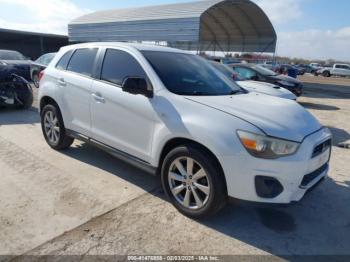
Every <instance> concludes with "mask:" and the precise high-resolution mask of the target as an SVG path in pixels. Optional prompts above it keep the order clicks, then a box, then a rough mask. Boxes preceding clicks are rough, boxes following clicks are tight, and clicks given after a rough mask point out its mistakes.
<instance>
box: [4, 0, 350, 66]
mask: <svg viewBox="0 0 350 262" xmlns="http://www.w3.org/2000/svg"><path fill="white" fill-rule="evenodd" d="M252 1H254V2H256V3H257V4H258V5H259V6H260V7H261V8H262V9H263V10H264V11H265V12H266V14H267V15H268V16H269V18H270V19H271V21H272V23H273V25H274V27H275V29H276V32H277V37H278V43H277V55H281V56H289V57H298V58H308V59H336V60H342V61H350V15H349V12H350V1H349V0H336V1H329V0H252ZM179 2H191V0H187V1H186V0H180V1H176V0H147V1H146V0H127V1H125V0H98V1H97V0H89V1H87V0H85V1H84V0H33V1H29V0H0V6H1V8H0V27H1V28H9V29H17V30H25V31H35V32H44V33H56V34H67V24H68V23H69V22H70V21H71V20H73V19H75V18H77V17H79V16H81V15H84V14H86V13H90V12H93V11H97V10H104V9H112V8H126V7H135V6H145V5H155V4H167V3H179Z"/></svg>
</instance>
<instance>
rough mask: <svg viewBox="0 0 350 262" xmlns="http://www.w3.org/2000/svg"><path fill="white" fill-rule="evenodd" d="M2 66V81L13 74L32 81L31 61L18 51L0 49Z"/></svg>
mask: <svg viewBox="0 0 350 262" xmlns="http://www.w3.org/2000/svg"><path fill="white" fill-rule="evenodd" d="M0 66H1V69H0V81H1V79H6V78H8V77H10V76H11V75H12V74H16V75H18V76H21V77H23V78H24V79H26V80H27V81H31V76H30V66H31V61H30V60H29V59H28V58H27V57H25V56H24V55H22V54H21V53H19V52H17V51H12V50H0Z"/></svg>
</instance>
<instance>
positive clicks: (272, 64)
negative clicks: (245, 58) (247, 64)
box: [261, 61, 280, 72]
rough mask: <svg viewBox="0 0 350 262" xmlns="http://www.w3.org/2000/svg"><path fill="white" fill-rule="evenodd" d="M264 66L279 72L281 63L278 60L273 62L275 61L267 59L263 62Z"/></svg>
mask: <svg viewBox="0 0 350 262" xmlns="http://www.w3.org/2000/svg"><path fill="white" fill-rule="evenodd" d="M261 66H262V67H265V68H267V69H270V70H272V71H274V72H277V71H278V70H279V68H280V64H278V63H277V62H273V61H266V62H264V63H263V64H261Z"/></svg>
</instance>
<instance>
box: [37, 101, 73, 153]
mask: <svg viewBox="0 0 350 262" xmlns="http://www.w3.org/2000/svg"><path fill="white" fill-rule="evenodd" d="M41 128H42V131H43V134H44V137H45V140H46V142H47V143H48V145H49V146H50V147H51V148H53V149H55V150H63V149H66V148H68V147H70V146H71V145H72V144H73V142H74V138H72V137H69V136H67V135H66V129H65V127H64V124H63V119H62V115H61V112H60V110H59V109H58V108H57V107H56V106H55V105H46V106H45V107H44V108H43V110H42V112H41Z"/></svg>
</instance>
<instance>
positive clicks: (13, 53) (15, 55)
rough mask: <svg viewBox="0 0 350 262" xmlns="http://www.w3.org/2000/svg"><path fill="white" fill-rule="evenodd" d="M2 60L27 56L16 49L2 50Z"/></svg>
mask: <svg viewBox="0 0 350 262" xmlns="http://www.w3.org/2000/svg"><path fill="white" fill-rule="evenodd" d="M0 60H25V57H24V56H23V55H22V54H21V53H19V52H16V51H7V50H0Z"/></svg>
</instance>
